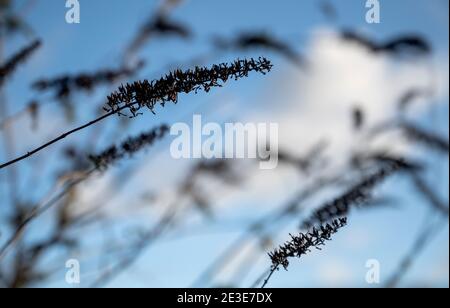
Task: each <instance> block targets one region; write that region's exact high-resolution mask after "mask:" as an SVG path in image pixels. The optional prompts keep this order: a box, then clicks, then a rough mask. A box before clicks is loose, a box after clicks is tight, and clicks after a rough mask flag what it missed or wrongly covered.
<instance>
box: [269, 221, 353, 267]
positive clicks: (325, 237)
mask: <svg viewBox="0 0 450 308" xmlns="http://www.w3.org/2000/svg"><path fill="white" fill-rule="evenodd" d="M346 224H347V218H345V217H343V218H339V219H336V220H334V221H332V222H331V223H330V224H326V225H322V226H320V227H318V228H315V227H314V228H312V230H311V231H310V232H308V233H300V234H299V235H296V236H293V235H291V238H292V239H291V240H290V241H289V242H286V243H285V244H284V245H282V246H280V247H278V248H277V249H275V250H274V251H273V252H271V253H269V257H270V259H271V261H272V270H275V269H277V268H278V267H279V266H280V265H282V266H283V267H284V269H285V270H287V268H288V267H289V258H294V257H297V258H300V257H301V256H303V255H306V254H307V253H308V252H310V251H311V248H316V249H318V250H320V246H323V245H325V243H326V241H330V240H331V236H332V235H333V234H335V233H337V232H338V230H339V229H340V228H342V227H344V226H345V225H346Z"/></svg>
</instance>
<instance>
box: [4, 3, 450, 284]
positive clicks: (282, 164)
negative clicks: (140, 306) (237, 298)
mask: <svg viewBox="0 0 450 308" xmlns="http://www.w3.org/2000/svg"><path fill="white" fill-rule="evenodd" d="M65 2H66V1H62V0H61V1H51V0H14V1H13V0H0V10H1V15H0V17H1V20H0V31H1V36H0V63H1V65H3V63H6V61H7V59H10V58H11V56H13V55H14V54H16V53H17V52H18V51H19V50H21V49H22V48H23V47H24V46H27V45H29V44H30V43H31V42H32V41H33V40H36V39H39V40H41V42H42V46H41V47H40V48H38V49H37V50H36V51H35V52H34V53H33V54H32V55H31V56H30V57H29V59H27V60H26V61H24V62H23V63H22V64H21V65H20V66H19V67H18V68H17V69H16V70H15V71H14V74H11V76H7V79H6V81H5V82H4V84H2V85H0V86H1V97H0V100H1V101H0V103H1V106H2V108H1V110H0V133H1V134H2V136H1V143H0V144H1V146H0V153H1V154H0V161H1V162H5V161H7V160H9V159H13V158H15V157H17V156H19V155H21V154H23V153H25V152H27V151H29V150H31V149H33V148H35V147H37V146H39V145H41V144H43V143H45V142H46V141H48V140H50V139H52V138H54V137H56V136H58V135H60V134H62V133H64V132H65V131H67V130H69V129H72V128H74V127H77V126H79V125H81V124H84V123H85V122H87V121H89V120H92V119H94V118H96V117H97V116H99V115H100V114H101V113H102V112H103V110H102V107H103V106H104V104H105V102H106V97H107V95H109V94H110V93H111V92H113V91H115V90H116V89H117V87H118V86H119V85H120V84H122V83H126V82H132V81H135V80H142V79H149V80H152V79H156V78H160V77H161V76H162V75H164V74H166V73H167V72H169V71H171V70H173V69H177V68H181V69H188V68H192V67H195V66H197V65H201V66H203V65H204V66H210V65H212V64H215V63H221V62H230V61H233V60H235V59H237V58H240V59H243V58H250V57H254V58H258V57H260V56H264V57H266V58H268V59H270V61H271V62H272V64H273V65H274V67H273V70H272V71H271V72H270V73H269V74H267V75H265V76H263V75H259V74H250V75H249V77H248V78H244V79H241V80H239V81H229V82H227V83H226V84H225V85H224V87H222V88H215V89H212V91H211V92H209V93H200V92H199V93H198V94H189V95H184V94H183V95H180V97H179V102H178V104H176V105H175V104H168V105H166V106H165V108H157V109H156V110H155V111H156V115H154V114H152V113H151V112H148V111H147V112H144V114H143V115H141V116H139V117H136V118H133V119H129V118H127V117H116V116H113V117H110V118H108V119H106V120H105V121H102V122H100V123H98V124H97V125H93V126H90V127H88V128H86V129H84V130H82V131H81V132H79V133H77V134H75V135H72V136H70V137H68V138H66V139H64V140H62V141H60V142H58V143H57V144H55V145H54V146H52V147H50V148H47V149H45V150H44V151H42V152H40V153H38V154H36V155H35V156H33V157H31V158H29V159H26V160H23V161H21V162H19V163H17V164H15V165H13V166H11V167H9V168H5V169H2V170H0V203H1V204H0V220H1V223H0V249H1V250H0V252H1V254H0V286H2V287H73V286H82V287H91V286H92V287H219V286H220V287H250V286H252V285H253V284H254V282H255V281H257V280H258V277H260V276H261V274H263V273H264V272H265V271H266V270H267V269H268V268H269V267H270V265H271V261H270V258H269V257H268V255H267V253H268V252H270V251H271V250H272V249H274V248H275V247H277V246H278V245H280V244H282V243H284V242H285V241H287V240H289V239H290V237H289V234H290V233H292V234H296V233H298V232H300V231H301V230H299V226H300V225H301V222H302V221H303V220H304V219H306V218H307V217H309V215H310V214H311V212H312V211H313V210H314V209H316V208H318V207H320V206H322V205H323V204H324V203H326V202H327V201H330V200H333V199H334V198H336V197H337V196H339V195H341V194H342V192H344V191H346V189H348V188H349V187H351V186H352V185H353V184H355V183H357V182H358V181H359V180H360V179H361V178H362V177H364V175H365V174H366V173H367V170H368V169H370V168H373V167H374V166H375V163H376V162H374V159H373V158H374V157H379V156H380V155H383V157H390V158H393V157H397V158H398V157H401V158H403V159H406V160H408V161H411V162H414V163H417V164H420V165H421V166H422V169H421V171H420V172H416V173H413V174H410V173H399V174H395V175H394V176H392V177H389V178H388V179H387V180H386V181H384V182H383V183H382V185H379V186H377V187H376V189H375V191H374V194H373V198H372V199H371V200H370V202H369V203H370V204H369V206H364V207H360V208H355V209H354V210H352V211H351V213H350V215H349V217H348V225H347V226H346V227H345V228H343V229H342V230H340V232H339V233H338V234H336V235H335V236H334V238H333V241H331V242H329V243H327V246H326V247H324V248H323V250H322V251H318V250H317V251H316V250H314V251H311V253H310V254H308V255H307V256H305V257H302V258H301V259H299V260H297V259H296V260H292V261H291V264H290V266H289V269H288V271H284V270H280V271H278V272H277V273H275V275H274V276H273V277H272V279H271V281H270V283H269V285H268V286H270V287H362V288H365V287H448V285H449V276H448V275H449V274H448V273H449V270H448V266H449V254H448V251H449V247H448V244H449V238H448V234H449V230H448V197H449V196H448V195H449V193H448V192H449V190H448V187H449V171H448V170H449V165H448V138H449V137H448V136H449V131H448V128H449V125H448V123H449V117H448V115H449V113H448V106H449V105H448V102H449V99H448V97H449V96H448V68H449V67H448V66H449V58H448V51H449V49H448V48H449V44H448V37H449V32H448V31H449V30H448V28H449V27H448V22H449V20H448V1H445V0H429V1H425V0H414V1H410V0H397V1H383V0H380V1H379V3H380V23H368V22H367V21H366V14H367V11H368V10H369V8H366V1H363V0H346V1H343V0H323V1H321V0H305V1H294V0H285V1H257V0H247V1H237V0H228V1H207V0H185V1H182V0H180V1H174V0H170V1H169V0H165V1H164V0H161V1H156V0H155V1H145V0H133V1H120V0H108V1H107V0H95V1H86V0H79V4H80V23H78V24H69V23H67V22H66V19H65V18H66V13H67V11H68V10H69V8H66V6H65ZM402 38H415V39H416V40H415V41H414V42H413V43H411V41H409V42H410V44H404V45H402V44H398V43H397V44H395V42H399V41H401V40H402ZM419 42H420V43H421V44H419ZM108 73H109V74H108ZM105 76H106V77H105ZM2 77H3V76H2ZM193 114H200V115H202V120H203V121H204V123H206V122H216V123H226V122H244V123H247V122H252V123H253V122H274V123H278V124H279V164H278V167H277V168H276V169H274V170H260V169H259V168H258V162H257V161H255V160H207V161H205V160H201V159H181V160H175V159H173V158H172V157H171V155H170V151H169V148H170V143H171V141H172V140H173V139H174V137H173V136H166V137H165V138H163V139H162V140H161V141H158V142H156V143H155V144H154V145H153V146H151V147H148V148H147V149H145V150H143V151H140V152H139V153H136V154H135V155H133V156H132V157H130V158H128V157H127V158H126V159H123V160H120V161H119V162H117V163H116V164H114V165H113V166H110V167H109V168H107V169H106V170H94V172H88V170H91V169H90V168H92V163H91V162H90V161H89V160H88V159H87V157H88V155H90V154H96V153H100V152H102V151H103V150H105V149H107V148H108V147H109V146H111V145H114V144H120V143H121V142H122V141H124V140H125V139H126V138H127V137H129V136H135V135H137V134H139V133H141V132H145V131H148V130H150V129H152V128H154V127H156V126H158V125H161V124H163V123H165V124H168V125H171V124H173V123H176V122H180V121H181V122H186V123H188V124H189V125H190V124H191V123H192V115H193ZM368 165H369V167H368ZM308 192H310V193H308ZM36 213H37V214H36ZM18 231H20V232H18ZM69 259H76V260H78V261H79V262H80V272H81V276H80V284H79V285H78V284H77V285H71V284H68V283H67V282H66V273H67V270H68V269H67V268H66V261H67V260H69ZM368 260H377V261H378V262H379V265H380V282H379V283H378V284H369V283H368V282H367V281H366V274H367V271H368V270H369V269H368V268H367V267H366V264H367V262H368Z"/></svg>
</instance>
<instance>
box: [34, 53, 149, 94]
mask: <svg viewBox="0 0 450 308" xmlns="http://www.w3.org/2000/svg"><path fill="white" fill-rule="evenodd" d="M143 65H144V62H142V61H141V62H139V63H138V64H137V65H136V66H134V67H121V68H119V69H115V70H113V69H108V70H100V71H97V72H93V73H80V74H76V75H65V76H60V77H57V78H53V79H41V80H38V81H36V82H35V83H34V84H33V88H34V89H36V90H38V91H54V92H55V97H56V98H58V99H62V98H66V97H69V96H70V95H71V94H72V92H75V91H77V90H83V91H92V90H93V89H94V87H96V86H99V85H102V84H112V83H114V82H116V81H117V80H119V79H120V78H124V77H130V76H132V75H133V74H135V73H136V72H137V71H138V70H139V69H140V68H142V67H143Z"/></svg>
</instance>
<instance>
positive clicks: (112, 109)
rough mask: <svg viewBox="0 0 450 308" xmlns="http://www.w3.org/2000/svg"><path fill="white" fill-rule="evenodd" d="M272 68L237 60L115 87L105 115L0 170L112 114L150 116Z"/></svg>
mask: <svg viewBox="0 0 450 308" xmlns="http://www.w3.org/2000/svg"><path fill="white" fill-rule="evenodd" d="M271 69H272V64H271V63H270V61H269V60H267V59H265V58H260V59H259V60H254V59H251V60H237V61H235V62H234V63H232V64H230V65H228V64H226V63H222V64H219V65H213V66H212V67H211V68H205V67H196V68H195V70H187V71H184V72H183V71H181V70H177V71H175V72H173V73H170V74H168V75H166V76H165V77H164V78H161V79H159V80H155V81H151V82H149V81H148V80H144V81H136V82H134V83H132V84H127V85H126V86H121V87H119V89H118V91H116V92H114V93H112V94H111V95H109V96H108V103H107V105H106V107H104V110H105V111H106V112H107V113H106V114H104V115H102V116H100V117H98V118H97V119H95V120H92V121H90V122H88V123H86V124H84V125H82V126H79V127H77V128H75V129H72V130H70V131H68V132H66V133H64V134H62V135H60V136H59V137H57V138H55V139H53V140H51V141H49V142H47V143H45V144H43V145H41V146H40V147H38V148H36V149H34V150H32V151H30V152H28V153H26V154H24V155H22V156H20V157H18V158H15V159H13V160H11V161H8V162H6V163H4V164H1V165H0V169H3V168H5V167H8V166H10V165H12V164H15V163H17V162H19V161H21V160H24V159H26V158H28V157H30V156H32V155H34V154H36V153H37V152H39V151H42V150H43V149H45V148H47V147H49V146H51V145H52V144H54V143H56V142H58V141H60V140H62V139H64V138H66V137H67V136H69V135H71V134H73V133H76V132H78V131H80V130H82V129H84V128H87V127H89V126H91V125H94V124H96V123H97V122H100V121H102V120H104V119H106V118H108V117H110V116H112V115H115V114H117V115H119V116H120V115H124V113H122V111H124V110H128V112H129V114H130V116H131V117H135V116H137V115H139V114H141V112H139V110H140V109H141V108H143V107H146V108H148V109H149V110H150V111H151V112H152V113H154V110H153V109H154V107H155V106H156V104H157V103H159V104H160V105H161V106H163V107H164V105H165V103H167V102H174V103H176V102H177V101H178V95H179V94H181V93H190V92H195V93H197V92H198V91H199V90H204V91H205V92H209V91H210V89H211V88H213V87H221V86H222V83H225V82H226V81H227V80H228V79H231V78H234V79H235V80H237V79H239V78H243V77H247V76H248V74H249V72H251V71H255V72H259V73H261V74H266V73H267V72H269V71H270V70H271Z"/></svg>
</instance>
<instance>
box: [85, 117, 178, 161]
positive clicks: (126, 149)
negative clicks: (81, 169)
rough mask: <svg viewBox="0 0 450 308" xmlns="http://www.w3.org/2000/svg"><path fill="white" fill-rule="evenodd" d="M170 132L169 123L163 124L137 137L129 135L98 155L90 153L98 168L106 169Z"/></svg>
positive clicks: (91, 159) (90, 157)
mask: <svg viewBox="0 0 450 308" xmlns="http://www.w3.org/2000/svg"><path fill="white" fill-rule="evenodd" d="M168 132H169V127H168V126H167V125H165V124H164V125H161V126H159V127H157V128H154V129H152V130H150V131H149V132H146V133H142V134H140V135H139V136H137V137H129V138H128V139H127V140H126V141H124V142H122V143H121V144H120V145H119V146H115V145H114V146H111V147H110V148H108V149H106V150H105V151H103V152H101V153H100V154H98V155H89V160H90V161H91V162H92V163H93V164H94V166H95V168H96V169H100V170H104V169H106V168H108V167H109V166H111V165H112V164H114V163H115V162H117V161H118V160H119V159H122V158H124V157H125V156H132V155H133V154H135V153H136V152H138V151H140V150H142V149H143V148H145V147H149V146H151V145H153V144H154V143H155V142H156V141H158V140H160V139H161V138H163V137H164V136H165V135H166V134H167V133H168Z"/></svg>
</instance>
